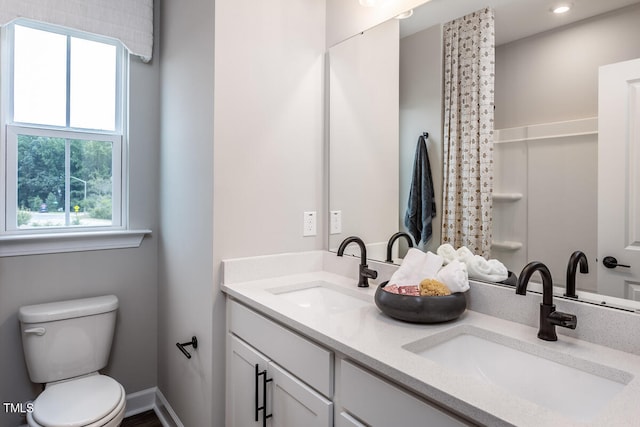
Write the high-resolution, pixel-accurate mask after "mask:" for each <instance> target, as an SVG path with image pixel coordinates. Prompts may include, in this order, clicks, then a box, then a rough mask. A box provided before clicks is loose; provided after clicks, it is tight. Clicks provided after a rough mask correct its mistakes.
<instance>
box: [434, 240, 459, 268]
mask: <svg viewBox="0 0 640 427" xmlns="http://www.w3.org/2000/svg"><path fill="white" fill-rule="evenodd" d="M436 253H437V254H438V255H440V256H441V257H442V259H443V260H444V263H445V264H449V263H450V262H451V261H453V260H456V259H458V253H457V252H456V250H455V249H453V246H451V245H450V244H449V243H445V244H443V245H440V246H439V247H438V249H436Z"/></svg>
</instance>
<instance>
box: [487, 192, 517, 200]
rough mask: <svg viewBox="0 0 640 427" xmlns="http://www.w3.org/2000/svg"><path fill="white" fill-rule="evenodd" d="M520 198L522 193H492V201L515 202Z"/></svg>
mask: <svg viewBox="0 0 640 427" xmlns="http://www.w3.org/2000/svg"><path fill="white" fill-rule="evenodd" d="M520 199H522V193H493V201H494V202H516V201H518V200H520Z"/></svg>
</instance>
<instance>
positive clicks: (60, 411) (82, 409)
mask: <svg viewBox="0 0 640 427" xmlns="http://www.w3.org/2000/svg"><path fill="white" fill-rule="evenodd" d="M125 402H126V399H125V393H124V389H123V387H122V386H121V385H120V384H119V383H118V382H117V381H116V380H114V379H113V378H110V377H108V376H106V375H91V376H88V377H83V378H79V379H75V380H70V381H65V382H61V383H57V384H50V385H49V386H47V388H46V389H45V390H44V391H43V392H42V393H41V394H40V395H39V396H38V397H37V398H36V400H35V401H34V402H33V412H32V413H29V414H28V421H29V425H32V426H34V427H37V426H46V427H58V426H64V427H98V426H111V425H114V426H116V425H119V423H120V421H121V420H122V418H123V416H124V409H125Z"/></svg>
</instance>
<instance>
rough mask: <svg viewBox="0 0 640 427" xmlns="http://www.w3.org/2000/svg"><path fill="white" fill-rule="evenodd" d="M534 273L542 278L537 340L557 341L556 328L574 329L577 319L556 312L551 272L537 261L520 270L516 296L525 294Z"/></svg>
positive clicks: (571, 315)
mask: <svg viewBox="0 0 640 427" xmlns="http://www.w3.org/2000/svg"><path fill="white" fill-rule="evenodd" d="M536 271H539V272H540V276H542V303H540V328H539V329H538V338H540V339H542V340H545V341H557V340H558V336H557V335H556V326H562V327H563V328H569V329H575V328H576V325H577V323H578V319H577V318H576V316H574V315H573V314H568V313H562V312H559V311H556V306H555V305H554V304H553V281H552V279H551V272H550V271H549V269H548V268H547V266H546V265H544V264H543V263H541V262H539V261H533V262H530V263H529V264H527V265H526V266H525V267H524V268H523V269H522V273H520V277H519V278H518V283H517V285H516V294H518V295H526V294H527V284H528V283H529V279H530V278H531V275H532V274H533V273H535V272H536Z"/></svg>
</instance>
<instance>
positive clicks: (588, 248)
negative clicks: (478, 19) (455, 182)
mask: <svg viewBox="0 0 640 427" xmlns="http://www.w3.org/2000/svg"><path fill="white" fill-rule="evenodd" d="M571 3H573V8H572V10H570V11H569V12H568V13H567V14H564V15H557V16H556V15H554V14H553V13H552V12H551V11H550V8H551V6H552V5H553V2H551V1H548V2H547V1H545V2H540V1H539V0H487V1H485V2H480V3H479V2H477V1H472V0H469V1H465V0H457V1H446V0H432V1H430V2H427V3H425V4H423V5H422V6H420V7H418V8H416V9H415V10H414V11H413V16H411V17H410V18H408V19H404V20H397V19H393V20H390V21H388V22H385V23H383V24H380V25H378V26H376V27H374V28H372V29H370V30H367V31H365V32H364V33H362V34H358V35H354V36H353V37H351V38H349V39H347V40H345V41H343V42H341V43H339V44H337V45H335V46H333V47H331V48H330V50H329V63H330V65H329V70H330V77H329V79H330V80H329V82H330V83H329V96H330V99H329V110H330V111H329V117H330V119H329V121H330V132H329V143H330V145H329V147H330V148H329V152H330V159H329V161H330V165H329V209H330V214H329V217H330V226H329V232H330V235H329V248H330V250H335V249H336V248H337V247H338V245H339V244H340V242H341V241H342V240H343V239H344V238H345V237H347V236H351V235H356V236H359V237H361V238H362V239H363V240H364V241H365V243H366V244H367V251H368V254H367V255H368V258H369V259H375V260H379V261H384V260H385V258H386V253H385V252H386V245H387V241H388V239H389V237H390V236H391V235H393V234H394V233H396V232H398V231H406V229H405V227H404V215H405V211H406V208H407V201H408V197H409V187H410V183H411V173H412V168H413V161H414V153H415V151H416V144H417V143H418V138H419V137H420V135H422V134H423V133H425V132H427V133H428V135H429V137H428V138H427V141H426V143H427V151H428V155H429V160H430V164H431V170H432V175H433V183H434V192H435V194H436V205H437V209H436V216H435V217H434V218H433V221H432V224H433V234H432V237H431V238H430V240H429V241H427V243H426V244H422V245H420V247H421V248H422V249H424V250H431V251H435V249H436V248H437V247H438V246H439V245H440V208H441V205H442V200H441V192H442V133H443V132H442V79H443V76H442V24H444V23H446V22H448V21H450V20H452V19H455V18H457V17H461V16H464V15H465V14H468V13H471V12H473V11H475V10H478V9H480V8H481V7H484V6H491V7H493V8H494V10H495V17H496V31H495V34H496V62H495V70H496V71H495V74H496V78H495V105H496V108H495V145H494V160H495V168H494V181H495V184H494V198H493V245H492V249H491V257H492V258H497V259H499V260H501V261H502V262H503V263H504V264H505V265H506V266H507V268H508V269H509V270H511V271H513V272H515V273H519V272H520V270H521V269H522V267H524V265H525V264H526V263H527V262H529V261H533V260H536V261H542V262H544V263H545V264H547V265H548V266H549V268H550V270H551V272H552V276H553V278H554V284H556V285H557V286H559V287H561V286H564V283H565V274H566V269H567V262H568V260H569V257H570V255H571V254H572V253H573V252H574V251H576V250H580V251H582V252H584V253H585V254H586V255H587V258H588V261H589V273H587V274H581V273H578V276H577V280H576V284H577V287H578V289H579V290H581V291H582V293H581V297H583V295H584V299H589V297H590V296H593V297H592V298H591V299H592V300H593V301H595V302H599V301H600V300H603V299H605V297H600V296H598V294H599V295H608V296H612V297H615V298H614V299H612V300H613V302H614V303H619V300H618V298H621V299H628V300H630V301H631V300H636V301H640V259H639V258H638V257H639V256H640V255H638V254H640V219H639V217H640V195H639V194H638V193H639V192H640V173H639V172H638V170H640V155H638V154H637V153H640V124H638V123H640V113H638V112H639V111H640V85H637V83H636V85H637V86H638V89H637V91H636V92H637V93H638V94H639V95H637V98H635V100H631V101H629V102H628V104H633V105H631V107H630V108H632V109H631V110H630V111H631V112H630V113H629V112H624V111H618V110H615V109H614V108H613V107H611V108H609V105H608V104H603V102H605V101H603V97H602V96H600V97H599V96H598V93H599V90H600V91H602V90H603V88H602V85H603V84H604V85H608V84H610V83H607V82H606V81H605V82H604V83H603V81H602V74H603V72H604V71H603V66H608V64H617V63H621V62H625V61H626V63H632V62H634V61H632V60H633V59H636V58H640V43H638V40H640V25H638V22H640V2H639V1H638V0H609V1H606V2H603V1H601V0H574V1H573V2H571ZM636 62H640V60H639V61H636ZM604 68H607V67H604ZM605 71H606V70H605ZM631 72H634V71H631ZM610 74H611V73H610ZM613 74H615V72H614V73H613ZM636 78H637V79H639V80H637V81H640V74H639V75H638V76H636ZM599 85H600V86H601V87H600V89H599ZM604 91H605V93H613V92H615V90H614V89H610V88H609V86H605V89H604ZM599 102H600V105H599ZM606 102H609V101H606ZM634 103H637V105H638V106H636V107H634V105H636V104H634ZM616 108H617V107H616ZM633 108H636V109H635V110H633ZM611 111H618V112H617V113H615V114H614V113H611ZM604 112H610V114H609V115H610V116H615V115H616V114H617V115H618V116H623V115H625V114H626V115H629V114H630V115H632V116H633V115H635V116H637V117H638V120H637V122H636V125H635V126H636V127H635V128H631V127H629V126H631V125H629V122H628V121H625V122H624V123H622V124H621V126H626V128H625V129H622V130H617V131H616V130H614V132H613V133H611V137H609V136H608V135H609V134H610V133H606V135H607V139H609V138H611V139H615V138H617V137H620V138H622V139H624V138H626V139H625V141H626V142H624V143H623V145H625V144H626V148H625V150H627V151H623V153H627V154H626V156H625V155H623V156H622V157H618V158H612V157H611V153H612V152H613V151H614V150H609V148H608V147H609V146H608V145H606V144H609V143H610V142H609V141H603V137H604V136H605V134H603V132H609V131H605V129H604V128H603V126H604V124H603V120H605V117H604V116H603V113H604ZM634 112H635V113H634ZM607 120H609V119H607ZM614 120H615V119H614ZM634 129H636V130H635V131H634ZM616 132H617V133H616ZM634 132H637V134H634ZM629 133H631V134H632V135H631V136H629ZM616 135H617V136H616ZM634 138H635V139H634ZM633 144H635V150H636V151H633V150H632V151H628V150H629V145H633ZM633 153H636V154H635V156H636V157H635V158H630V156H631V157H633ZM603 155H604V156H605V157H606V159H603ZM616 165H617V166H616ZM636 165H638V169H635V167H636ZM616 168H617V169H620V171H622V173H623V178H622V179H623V183H622V187H624V191H621V193H620V194H622V196H621V197H625V198H626V199H625V200H626V205H625V206H626V207H625V209H622V210H617V211H616V210H614V211H612V212H607V211H606V209H604V210H603V206H602V205H606V204H610V202H609V199H610V195H611V193H614V192H615V191H613V188H614V187H617V186H618V185H619V183H617V184H616V183H614V182H613V175H614V174H616V173H617V172H616V171H615V169H616ZM634 216H635V217H634ZM614 226H617V227H618V229H620V228H622V233H623V234H624V238H623V240H624V244H625V245H626V249H625V248H615V249H611V253H610V254H609V255H613V256H616V257H617V258H618V263H619V264H620V265H627V264H629V265H631V268H626V267H618V268H613V269H607V268H605V267H604V266H603V264H602V258H603V255H606V253H604V252H602V249H601V248H599V246H598V245H599V243H600V244H604V242H605V240H607V239H608V236H609V235H613V234H615V233H618V231H613V227H614ZM634 233H635V234H634ZM603 236H604V237H603ZM399 242H400V243H402V241H399ZM405 250H406V247H405V245H404V244H399V245H397V246H396V247H394V253H393V258H394V261H395V262H399V261H400V260H401V258H402V254H403V251H405ZM355 252H357V248H355ZM634 254H635V255H634ZM634 256H635V260H634V258H633V257H634ZM634 262H635V264H633V263H634ZM610 300H611V299H610ZM634 306H635V307H638V306H639V305H637V304H635V303H632V302H629V303H628V306H627V307H634Z"/></svg>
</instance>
